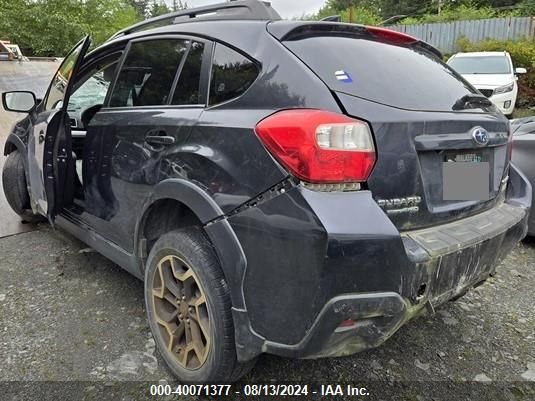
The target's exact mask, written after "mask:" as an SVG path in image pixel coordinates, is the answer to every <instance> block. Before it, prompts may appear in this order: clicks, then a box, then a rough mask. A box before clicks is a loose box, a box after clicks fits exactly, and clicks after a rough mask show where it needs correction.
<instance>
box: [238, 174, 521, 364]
mask: <svg viewBox="0 0 535 401" xmlns="http://www.w3.org/2000/svg"><path fill="white" fill-rule="evenodd" d="M505 198H506V199H505V201H504V202H503V201H502V202H501V203H500V204H499V205H497V206H495V207H494V208H492V209H490V210H488V211H485V212H483V213H480V214H478V215H475V216H471V217H469V218H465V219H462V220H459V221H456V222H453V223H449V224H445V225H442V226H436V227H432V228H430V229H425V230H417V231H411V232H404V233H401V234H400V233H399V232H398V231H397V230H396V228H395V227H394V226H393V225H392V224H391V222H390V220H389V219H388V218H387V217H386V215H385V214H384V213H383V212H382V210H381V209H380V208H379V207H378V206H377V204H376V203H375V201H374V200H373V198H372V197H371V194H370V193H369V192H360V193H353V194H325V193H314V192H312V191H308V190H306V189H304V188H301V187H297V188H294V189H293V190H291V191H288V192H287V193H286V194H284V195H281V196H278V197H277V198H275V199H272V200H270V201H269V202H266V203H264V204H261V205H258V206H256V207H255V208H251V209H248V210H247V211H245V212H243V213H240V214H239V215H236V216H234V217H232V218H230V219H229V222H230V224H231V225H232V228H233V229H234V231H235V232H236V235H237V237H238V239H239V240H240V243H241V245H242V247H243V250H244V253H245V255H246V258H247V265H248V266H247V272H246V274H245V276H244V281H243V292H244V296H245V301H246V308H247V311H246V312H245V311H242V312H241V313H236V314H235V322H236V324H237V332H236V341H237V346H238V347H237V348H238V354H239V357H240V359H242V360H245V359H250V358H252V357H253V356H255V355H257V354H259V353H262V352H268V353H273V354H277V355H281V356H288V357H298V358H317V357H326V356H342V355H349V354H353V353H355V352H358V351H362V350H365V349H368V348H372V347H376V346H378V345H380V344H382V343H383V342H384V341H386V340H387V339H388V338H389V337H390V336H392V335H393V334H394V333H395V332H396V331H397V330H398V329H399V328H400V327H401V326H402V325H403V324H404V323H406V322H407V321H408V320H410V319H411V318H412V317H414V316H416V315H418V314H419V313H421V312H422V311H423V310H424V309H425V308H426V307H433V308H434V307H436V306H438V305H440V304H441V303H443V302H446V301H447V300H449V299H452V298H454V297H456V296H458V295H460V294H463V293H464V292H466V291H467V290H468V289H470V288H471V287H473V286H475V285H477V284H478V283H480V282H482V281H484V280H485V279H486V278H488V277H489V275H490V274H492V273H494V271H495V270H496V266H497V265H498V264H499V262H500V261H501V260H502V259H503V257H504V256H505V255H506V254H507V253H508V252H509V251H510V250H511V249H512V248H513V247H514V246H515V245H516V243H517V242H518V241H519V240H521V239H522V238H523V237H524V236H525V235H526V231H527V217H528V214H529V208H530V205H531V187H530V184H529V183H528V182H527V180H526V179H525V177H524V176H523V175H522V174H521V173H520V172H519V171H518V170H517V169H516V168H514V167H512V168H511V171H510V183H509V186H508V189H507V193H506V196H505ZM281 210H284V213H281V212H280V211H281ZM235 312H236V311H235ZM245 314H247V323H248V324H247V325H244V324H240V321H242V322H245V320H244V319H243V318H244V316H245ZM348 320H349V321H353V322H350V325H349V327H342V326H341V323H342V322H344V321H348Z"/></svg>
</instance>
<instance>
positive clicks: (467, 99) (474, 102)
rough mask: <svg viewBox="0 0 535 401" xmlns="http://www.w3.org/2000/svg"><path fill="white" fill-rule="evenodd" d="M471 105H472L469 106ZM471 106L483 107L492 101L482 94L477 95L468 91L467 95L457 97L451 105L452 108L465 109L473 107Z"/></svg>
mask: <svg viewBox="0 0 535 401" xmlns="http://www.w3.org/2000/svg"><path fill="white" fill-rule="evenodd" d="M470 106H472V107H470ZM473 106H476V107H477V106H483V107H489V106H492V102H491V101H490V100H489V99H488V98H487V97H485V96H484V95H478V94H475V93H470V94H468V95H464V96H463V97H461V98H460V99H458V100H457V101H456V102H455V103H454V104H453V106H452V109H453V110H465V109H471V108H474V107H473Z"/></svg>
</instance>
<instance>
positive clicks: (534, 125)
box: [511, 116, 535, 236]
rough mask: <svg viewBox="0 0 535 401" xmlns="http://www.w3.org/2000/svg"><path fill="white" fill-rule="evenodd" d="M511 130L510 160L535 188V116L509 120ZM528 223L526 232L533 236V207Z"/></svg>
mask: <svg viewBox="0 0 535 401" xmlns="http://www.w3.org/2000/svg"><path fill="white" fill-rule="evenodd" d="M511 130H512V131H513V155H512V162H513V163H514V164H515V165H516V166H517V167H518V168H519V169H520V170H521V171H522V172H523V173H524V174H525V175H526V177H527V178H528V179H529V181H530V182H531V186H532V188H535V116H532V117H525V118H518V119H516V120H511ZM532 190H533V189H532ZM533 195H535V192H534V193H533ZM528 224H529V227H528V234H529V235H531V236H535V211H533V209H532V211H531V215H530V217H529V223H528Z"/></svg>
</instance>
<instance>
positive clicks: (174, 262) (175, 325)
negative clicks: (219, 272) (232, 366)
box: [152, 255, 210, 370]
mask: <svg viewBox="0 0 535 401" xmlns="http://www.w3.org/2000/svg"><path fill="white" fill-rule="evenodd" d="M152 301H153V302H152V304H153V308H154V316H155V319H156V323H157V324H158V326H159V329H160V334H161V336H162V338H163V340H164V343H165V344H166V345H167V350H168V351H170V352H171V354H172V355H173V356H174V357H175V359H176V360H177V362H178V363H179V364H180V365H181V366H182V367H183V368H185V369H188V370H196V369H199V368H200V367H201V366H202V365H203V364H204V363H205V362H206V359H207V358H208V353H209V350H210V318H209V315H208V305H207V303H206V296H205V295H204V292H203V290H202V288H201V285H200V283H199V280H198V279H197V277H196V276H195V273H194V272H193V270H192V269H191V267H189V266H188V264H187V263H186V262H184V261H183V260H182V259H180V258H179V257H178V256H175V255H170V256H166V257H164V258H162V259H161V260H160V262H159V263H158V266H157V268H156V270H155V273H154V281H153V283H152Z"/></svg>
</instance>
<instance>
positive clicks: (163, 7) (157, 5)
mask: <svg viewBox="0 0 535 401" xmlns="http://www.w3.org/2000/svg"><path fill="white" fill-rule="evenodd" d="M170 12H171V10H170V9H169V7H167V4H165V2H163V1H162V0H153V2H152V4H151V7H150V11H149V16H150V17H151V18H153V17H157V16H159V15H163V14H167V13H170Z"/></svg>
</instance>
